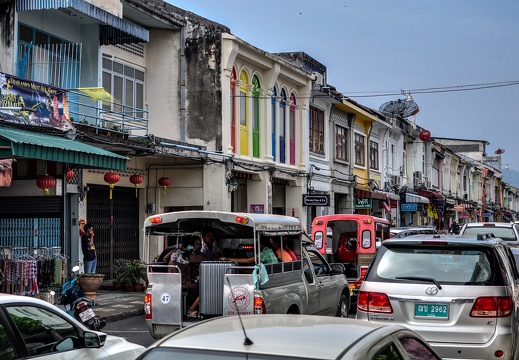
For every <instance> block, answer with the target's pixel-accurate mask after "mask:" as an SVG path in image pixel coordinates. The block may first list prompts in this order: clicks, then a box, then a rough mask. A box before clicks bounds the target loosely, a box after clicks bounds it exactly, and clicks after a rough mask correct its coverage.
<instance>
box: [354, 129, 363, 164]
mask: <svg viewBox="0 0 519 360" xmlns="http://www.w3.org/2000/svg"><path fill="white" fill-rule="evenodd" d="M364 153H365V137H364V136H363V135H361V134H355V165H358V166H365V165H366V161H365V156H364Z"/></svg>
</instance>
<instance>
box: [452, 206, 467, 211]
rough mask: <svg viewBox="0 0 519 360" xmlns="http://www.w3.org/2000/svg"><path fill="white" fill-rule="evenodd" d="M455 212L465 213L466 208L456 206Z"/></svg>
mask: <svg viewBox="0 0 519 360" xmlns="http://www.w3.org/2000/svg"><path fill="white" fill-rule="evenodd" d="M454 211H456V212H462V211H465V206H463V205H454Z"/></svg>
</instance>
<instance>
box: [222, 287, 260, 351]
mask: <svg viewBox="0 0 519 360" xmlns="http://www.w3.org/2000/svg"><path fill="white" fill-rule="evenodd" d="M227 283H228V284H229V291H230V292H231V295H232V303H233V304H234V307H235V308H236V312H237V313H238V318H239V319H240V324H241V328H242V330H243V335H244V336H245V340H244V341H243V345H252V344H254V343H253V342H252V340H251V339H249V337H248V336H247V333H246V332H245V327H244V326H243V321H241V315H240V308H239V307H238V306H237V305H236V298H235V297H234V293H233V292H232V286H231V280H229V278H227Z"/></svg>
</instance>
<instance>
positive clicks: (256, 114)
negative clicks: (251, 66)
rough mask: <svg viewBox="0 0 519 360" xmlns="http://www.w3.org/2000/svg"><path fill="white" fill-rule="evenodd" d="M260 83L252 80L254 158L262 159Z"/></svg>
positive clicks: (256, 78) (254, 79)
mask: <svg viewBox="0 0 519 360" xmlns="http://www.w3.org/2000/svg"><path fill="white" fill-rule="evenodd" d="M260 88H261V86H260V82H259V79H258V77H257V76H256V75H254V77H253V78H252V156H253V157H255V158H259V157H260Z"/></svg>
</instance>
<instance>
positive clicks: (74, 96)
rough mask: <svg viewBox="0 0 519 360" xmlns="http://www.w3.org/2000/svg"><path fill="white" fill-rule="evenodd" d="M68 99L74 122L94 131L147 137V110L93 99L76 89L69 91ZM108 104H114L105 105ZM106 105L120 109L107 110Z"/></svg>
mask: <svg viewBox="0 0 519 360" xmlns="http://www.w3.org/2000/svg"><path fill="white" fill-rule="evenodd" d="M68 100H69V111H70V118H71V120H72V121H73V122H74V123H75V124H80V125H84V126H87V127H90V128H92V131H94V132H96V133H100V132H101V131H106V130H108V131H111V132H115V133H121V134H125V135H128V137H147V136H148V134H149V133H148V131H149V112H148V111H147V110H144V109H138V108H134V107H131V106H127V105H124V104H119V103H114V102H112V103H111V102H107V101H94V100H92V99H91V98H90V97H89V96H88V95H85V94H83V93H81V92H78V91H69V96H68ZM103 104H104V105H105V106H103ZM108 104H111V105H114V106H106V105H108ZM108 107H110V108H117V109H120V111H111V110H107V109H106V108H108Z"/></svg>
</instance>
